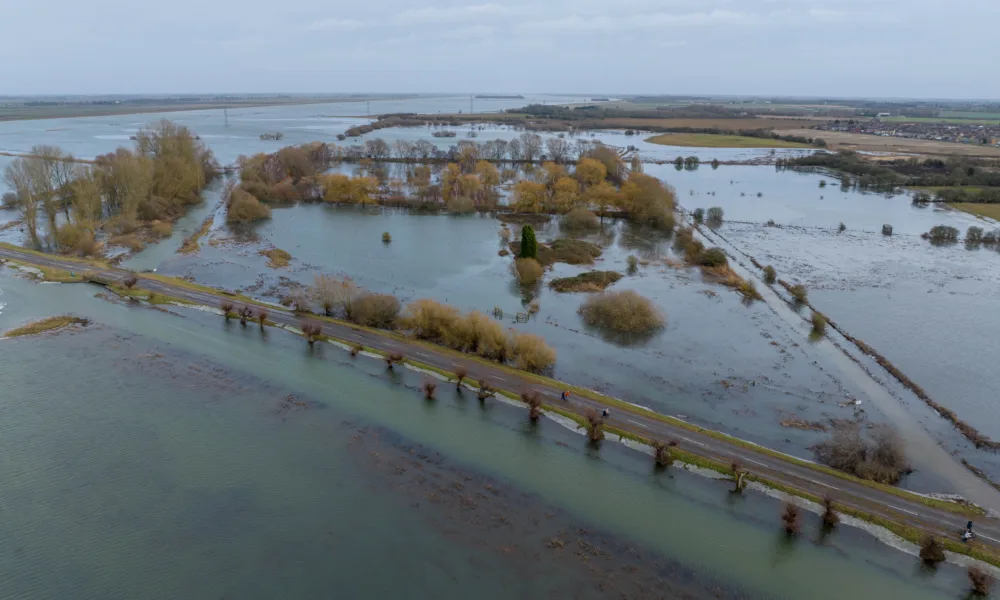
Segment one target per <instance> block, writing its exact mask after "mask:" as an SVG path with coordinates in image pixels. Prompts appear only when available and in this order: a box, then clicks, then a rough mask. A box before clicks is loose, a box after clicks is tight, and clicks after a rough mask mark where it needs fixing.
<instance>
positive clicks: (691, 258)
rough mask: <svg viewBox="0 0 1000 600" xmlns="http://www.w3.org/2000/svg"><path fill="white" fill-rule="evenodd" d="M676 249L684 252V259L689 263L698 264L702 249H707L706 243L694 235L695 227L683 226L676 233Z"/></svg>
mask: <svg viewBox="0 0 1000 600" xmlns="http://www.w3.org/2000/svg"><path fill="white" fill-rule="evenodd" d="M673 247H674V251H675V252H678V253H681V254H683V256H684V261H685V262H687V263H688V264H696V263H697V262H698V259H699V257H701V252H702V250H704V249H705V245H704V244H702V243H701V240H698V239H696V238H695V237H694V229H693V228H691V227H682V228H681V229H678V230H677V233H676V234H674V244H673Z"/></svg>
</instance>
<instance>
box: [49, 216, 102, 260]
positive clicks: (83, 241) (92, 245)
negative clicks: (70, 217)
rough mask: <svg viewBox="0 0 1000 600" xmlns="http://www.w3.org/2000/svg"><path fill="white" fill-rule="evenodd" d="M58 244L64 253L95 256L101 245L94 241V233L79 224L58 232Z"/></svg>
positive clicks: (66, 225) (60, 229)
mask: <svg viewBox="0 0 1000 600" xmlns="http://www.w3.org/2000/svg"><path fill="white" fill-rule="evenodd" d="M56 243H57V244H58V245H59V250H60V251H62V252H67V253H73V254H80V255H82V256H93V255H95V254H97V253H98V252H99V251H100V245H99V244H98V243H97V240H95V239H94V232H93V231H91V230H90V229H88V228H86V227H83V226H81V225H79V224H75V225H71V224H69V223H67V224H65V225H63V226H62V227H60V228H59V229H57V230H56Z"/></svg>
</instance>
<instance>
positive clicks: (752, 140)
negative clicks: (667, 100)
mask: <svg viewBox="0 0 1000 600" xmlns="http://www.w3.org/2000/svg"><path fill="white" fill-rule="evenodd" d="M646 141H647V142H649V143H651V144H662V145H664V146H688V147H692V148H809V147H810V146H809V144H800V143H798V142H786V141H784V140H775V139H771V138H757V137H746V136H742V135H719V134H714V133H662V134H660V135H656V136H653V137H651V138H646Z"/></svg>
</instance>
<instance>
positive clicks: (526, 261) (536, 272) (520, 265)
mask: <svg viewBox="0 0 1000 600" xmlns="http://www.w3.org/2000/svg"><path fill="white" fill-rule="evenodd" d="M544 274H545V272H544V270H543V269H542V265H540V264H538V261H537V260H535V259H533V258H518V259H517V260H515V261H514V276H515V277H517V281H518V283H520V284H521V285H535V284H536V283H538V281H539V280H540V279H541V278H542V276H543V275H544Z"/></svg>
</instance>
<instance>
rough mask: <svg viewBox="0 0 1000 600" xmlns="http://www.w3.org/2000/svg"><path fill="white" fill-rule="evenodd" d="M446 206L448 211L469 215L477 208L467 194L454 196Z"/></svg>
mask: <svg viewBox="0 0 1000 600" xmlns="http://www.w3.org/2000/svg"><path fill="white" fill-rule="evenodd" d="M445 206H446V207H447V208H448V212H450V213H455V214H459V215H467V214H469V213H471V212H475V210H476V205H475V203H474V202H473V201H472V199H471V198H468V197H466V196H453V197H452V198H450V199H449V200H448V202H447V204H446V205H445Z"/></svg>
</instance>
